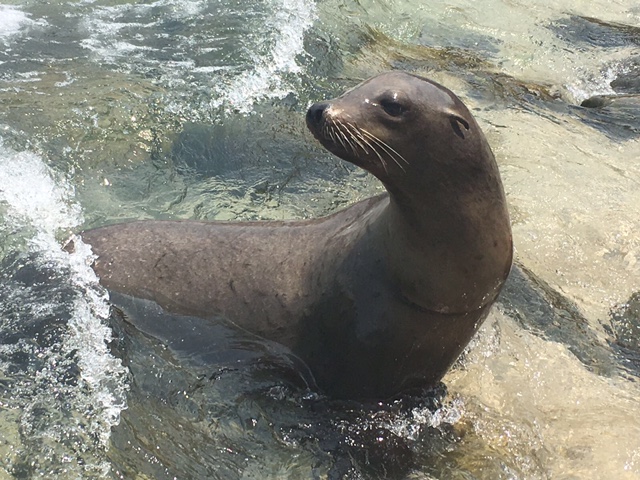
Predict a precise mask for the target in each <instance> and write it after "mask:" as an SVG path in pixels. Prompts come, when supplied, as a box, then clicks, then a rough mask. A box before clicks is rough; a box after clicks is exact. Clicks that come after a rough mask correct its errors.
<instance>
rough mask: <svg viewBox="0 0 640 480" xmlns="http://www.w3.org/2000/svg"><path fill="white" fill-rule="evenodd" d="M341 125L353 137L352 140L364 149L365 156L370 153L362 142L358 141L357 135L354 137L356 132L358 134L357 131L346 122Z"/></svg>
mask: <svg viewBox="0 0 640 480" xmlns="http://www.w3.org/2000/svg"><path fill="white" fill-rule="evenodd" d="M341 125H342V126H343V127H344V128H345V130H346V131H347V133H349V135H350V136H351V139H352V140H353V141H354V142H355V143H356V144H357V145H358V146H359V147H360V148H361V149H362V151H363V152H364V153H365V154H367V153H369V150H367V147H366V146H365V145H363V144H362V142H360V140H358V137H357V136H356V135H354V132H357V129H356V128H355V127H354V126H353V125H351V124H350V123H348V122H345V123H343V124H341ZM354 153H355V152H354Z"/></svg>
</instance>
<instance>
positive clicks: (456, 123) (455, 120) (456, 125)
mask: <svg viewBox="0 0 640 480" xmlns="http://www.w3.org/2000/svg"><path fill="white" fill-rule="evenodd" d="M449 121H450V122H451V127H452V128H453V131H454V132H456V135H457V136H459V137H460V138H462V139H463V140H464V132H463V131H462V129H461V128H460V125H462V126H463V127H464V129H465V130H469V122H467V121H466V120H465V119H464V118H462V117H459V116H458V115H451V117H449Z"/></svg>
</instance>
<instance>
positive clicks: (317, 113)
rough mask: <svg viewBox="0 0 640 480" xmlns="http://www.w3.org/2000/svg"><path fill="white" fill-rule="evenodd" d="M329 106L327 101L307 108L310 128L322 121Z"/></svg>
mask: <svg viewBox="0 0 640 480" xmlns="http://www.w3.org/2000/svg"><path fill="white" fill-rule="evenodd" d="M327 108H329V104H328V103H327V102H318V103H314V104H313V105H311V107H309V110H307V126H308V127H309V128H316V127H318V126H319V125H320V124H321V123H322V118H323V116H324V112H325V110H327Z"/></svg>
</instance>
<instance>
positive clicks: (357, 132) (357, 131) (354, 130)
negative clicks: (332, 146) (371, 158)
mask: <svg viewBox="0 0 640 480" xmlns="http://www.w3.org/2000/svg"><path fill="white" fill-rule="evenodd" d="M349 126H350V127H351V129H352V134H355V135H356V136H357V137H360V139H361V140H362V141H363V142H364V143H365V144H366V145H367V146H368V147H369V148H370V149H371V151H372V152H373V153H375V154H376V155H377V157H378V159H379V160H380V163H381V164H382V168H384V171H385V172H386V173H387V174H388V173H389V170H388V169H387V162H385V161H384V158H383V157H382V155H381V154H380V152H379V151H378V149H377V148H376V147H377V145H375V144H373V145H372V144H371V142H370V141H369V140H367V138H366V137H365V136H364V135H363V134H362V132H361V131H360V129H359V128H358V127H356V126H355V125H353V124H349ZM394 161H395V160H394ZM396 163H397V162H396ZM400 168H402V167H400ZM402 170H404V168H403V169H402Z"/></svg>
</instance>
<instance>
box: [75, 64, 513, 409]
mask: <svg viewBox="0 0 640 480" xmlns="http://www.w3.org/2000/svg"><path fill="white" fill-rule="evenodd" d="M306 121H307V125H308V127H309V129H310V130H311V132H312V133H313V134H314V136H315V137H316V138H317V139H318V140H319V141H320V143H322V145H323V146H324V147H325V148H327V149H328V150H329V151H331V152H332V153H334V154H335V155H337V156H339V157H340V158H342V159H344V160H346V161H349V162H352V163H354V164H355V165H358V166H360V167H362V168H364V169H366V170H368V171H369V172H371V173H372V174H373V175H375V176H376V177H377V178H378V179H380V181H381V182H382V183H383V184H384V186H385V187H386V190H387V192H388V194H383V195H379V196H376V197H373V198H369V199H366V200H364V201H361V202H359V203H356V204H355V205H352V206H351V207H349V208H346V209H344V210H342V211H339V212H337V213H335V214H333V215H330V216H328V217H325V218H319V219H313V220H309V221H277V222H276V221H272V222H246V223H245V222H238V223H232V222H198V221H140V222H133V223H125V224H119V225H112V226H107V227H103V228H98V229H95V230H89V231H85V232H84V233H82V238H83V240H84V241H85V242H87V243H89V244H91V245H92V247H93V251H94V253H95V254H96V255H97V260H96V261H95V263H94V265H93V266H94V269H95V271H96V272H97V274H98V275H99V277H100V279H101V282H102V283H103V284H104V285H105V286H106V287H107V288H109V289H112V290H116V291H119V292H123V293H126V294H128V295H132V296H136V297H142V298H146V299H151V300H154V301H156V302H157V303H159V304H160V305H161V306H163V307H164V308H165V309H167V310H169V311H172V312H174V313H183V314H189V315H196V316H203V317H207V316H212V317H213V316H216V317H220V316H222V317H225V318H227V319H229V320H230V321H231V322H233V323H235V324H236V325H238V326H239V327H240V328H243V329H246V330H248V331H250V332H253V333H255V334H257V335H260V336H262V337H264V338H267V339H270V340H275V341H277V342H280V343H282V344H284V345H285V346H287V347H289V348H290V349H291V350H292V352H293V353H294V354H296V355H297V356H299V357H300V358H302V359H303V360H304V361H305V362H306V363H307V364H308V366H309V368H310V369H311V371H312V372H313V375H314V376H315V380H316V382H317V384H318V385H319V386H320V388H321V389H322V390H324V391H325V392H326V393H327V394H329V395H331V396H334V397H339V398H352V399H383V398H389V397H392V396H394V395H396V394H398V393H400V392H402V391H404V390H406V389H409V388H414V387H428V386H432V385H434V384H435V383H436V382H438V381H439V380H440V379H441V378H442V376H443V375H444V373H445V372H446V371H447V369H448V368H449V366H450V365H451V364H452V363H453V362H454V361H455V359H456V358H457V357H458V355H459V354H460V353H461V352H462V350H463V348H464V347H465V345H467V343H468V342H469V340H470V339H471V337H472V336H473V334H474V333H475V332H476V331H477V329H478V327H479V326H480V324H481V323H482V321H483V320H484V318H485V317H486V316H487V314H488V312H489V308H490V307H491V305H492V304H493V302H494V301H495V299H496V296H497V295H498V293H499V292H500V289H501V287H502V285H503V283H504V281H505V279H506V278H507V276H508V274H509V270H510V268H511V260H512V238H511V229H510V225H509V216H508V213H507V207H506V201H505V195H504V191H503V187H502V182H501V180H500V175H499V173H498V167H497V165H496V162H495V160H494V157H493V154H492V152H491V149H490V148H489V145H488V143H487V141H486V139H485V137H484V135H483V133H482V131H481V130H480V128H479V126H478V124H477V123H476V121H475V120H474V118H473V117H472V115H471V113H470V112H469V111H468V110H467V108H466V107H465V106H464V104H463V103H462V102H461V101H460V100H459V99H458V98H457V97H456V96H455V95H454V94H453V93H452V92H451V91H449V90H448V89H446V88H445V87H443V86H441V85H439V84H437V83H435V82H433V81H430V80H427V79H424V78H421V77H418V76H414V75H410V74H407V73H402V72H390V73H385V74H382V75H379V76H376V77H373V78H371V79H369V80H367V81H365V82H364V83H361V84H360V85H358V86H357V87H355V88H354V89H352V90H350V91H348V92H347V93H345V94H344V95H342V96H340V97H338V98H336V99H334V100H331V101H328V102H323V103H317V104H315V105H313V106H311V108H310V109H309V110H308V113H307V117H306Z"/></svg>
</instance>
